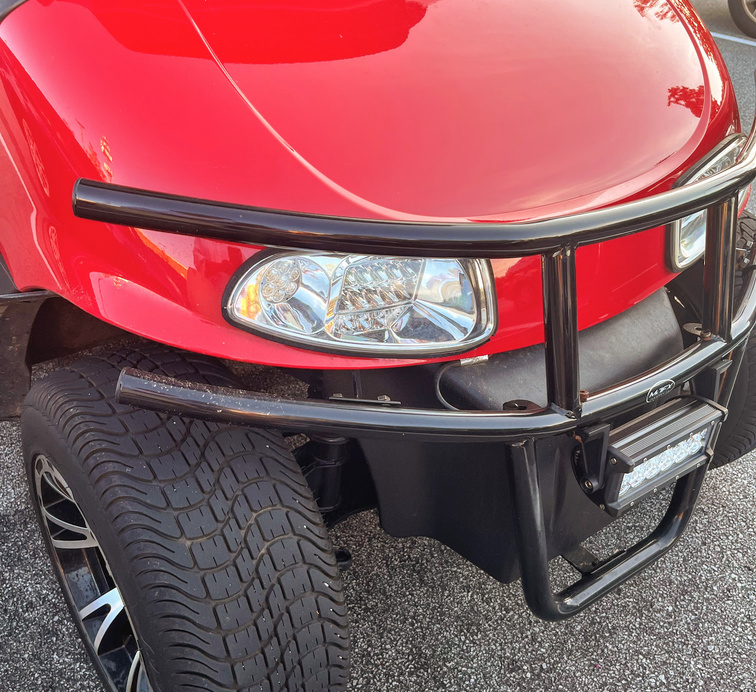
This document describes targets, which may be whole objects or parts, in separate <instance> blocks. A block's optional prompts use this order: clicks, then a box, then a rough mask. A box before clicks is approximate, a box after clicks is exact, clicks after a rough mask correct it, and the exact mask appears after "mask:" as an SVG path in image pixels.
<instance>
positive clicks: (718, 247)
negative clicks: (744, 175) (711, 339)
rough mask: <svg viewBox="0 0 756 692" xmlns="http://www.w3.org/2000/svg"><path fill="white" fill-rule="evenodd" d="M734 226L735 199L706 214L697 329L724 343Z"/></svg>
mask: <svg viewBox="0 0 756 692" xmlns="http://www.w3.org/2000/svg"><path fill="white" fill-rule="evenodd" d="M737 223H738V209H737V198H733V199H729V200H727V201H726V202H723V203H722V204H718V205H716V206H715V207H712V208H711V209H709V210H708V212H707V219H706V253H705V256H704V301H703V316H702V325H701V327H702V332H703V334H704V335H706V336H708V335H710V334H716V335H717V336H720V337H721V338H722V339H724V340H725V341H729V340H730V338H731V337H732V302H733V293H734V290H735V252H736V247H735V245H736V242H735V232H736V228H737Z"/></svg>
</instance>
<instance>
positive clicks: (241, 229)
mask: <svg viewBox="0 0 756 692" xmlns="http://www.w3.org/2000/svg"><path fill="white" fill-rule="evenodd" d="M755 177H756V120H755V121H754V125H753V126H752V127H751V133H750V135H749V136H748V140H747V141H746V144H745V146H744V148H743V151H742V152H741V155H740V157H739V160H738V162H737V163H736V164H735V165H733V166H731V167H730V168H727V169H725V170H723V171H721V172H720V173H717V174H715V175H712V176H710V177H708V178H705V179H704V180H701V181H699V182H696V183H690V184H688V185H684V186H682V187H678V188H674V189H672V190H669V191H668V192H663V193H661V194H658V195H654V196H652V197H645V198H643V199H639V200H635V201H632V202H627V203H625V204H618V205H615V206H611V207H605V208H603V209H596V210H594V211H589V212H584V213H580V214H574V215H571V216H560V217H557V218H552V219H544V220H542V221H531V222H524V223H491V222H471V221H466V220H452V221H449V222H433V223H427V222H415V221H409V222H405V221H389V220H370V219H355V218H344V217H331V216H319V215H316V214H305V213H296V212H284V211H279V210H274V209H264V208H260V207H250V206H241V205H234V204H227V203H223V202H213V201H209V200H199V199H194V198H191V197H181V196H178V195H168V194H161V193H157V192H151V191H147V190H139V189H135V188H128V187H122V186H118V185H111V184H109V183H103V182H96V181H92V180H84V179H81V180H78V181H77V182H76V184H75V186H74V191H73V210H74V214H76V216H79V217H81V218H85V219H93V220H95V221H103V222H106V223H114V224H119V225H123V226H135V227H138V228H147V229H152V230H156V231H166V232H169V233H180V234H184V235H198V236H202V237H206V238H218V239H222V240H229V241H233V242H240V243H249V244H252V245H264V246H271V247H285V248H300V249H306V250H321V251H326V250H327V251H333V252H342V253H343V252H355V253H364V254H381V255H386V254H388V255H398V256H408V257H411V256H424V257H453V258H459V257H474V258H480V257H487V258H497V257H523V256H525V255H535V254H542V253H545V252H554V251H557V250H559V249H560V248H561V247H564V246H567V245H570V246H573V247H577V246H578V245H586V244H590V243H597V242H601V241H604V240H609V239H611V238H617V237H619V236H623V235H629V234H631V233H636V232H638V231H643V230H646V229H648V228H655V227H657V226H661V225H663V224H666V223H669V222H671V221H674V220H675V219H679V218H682V217H683V216H687V215H688V214H692V213H695V212H698V211H702V210H703V209H706V208H708V207H710V206H712V205H715V204H720V203H723V202H725V201H726V200H728V199H730V198H732V197H735V196H736V195H737V193H738V190H740V189H741V188H744V187H746V186H747V185H749V184H750V183H751V182H752V181H753V179H754V178H755Z"/></svg>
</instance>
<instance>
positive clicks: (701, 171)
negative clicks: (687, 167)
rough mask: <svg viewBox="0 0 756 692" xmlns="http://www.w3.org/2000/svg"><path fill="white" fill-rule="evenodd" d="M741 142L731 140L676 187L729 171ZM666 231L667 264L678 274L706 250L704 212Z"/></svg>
mask: <svg viewBox="0 0 756 692" xmlns="http://www.w3.org/2000/svg"><path fill="white" fill-rule="evenodd" d="M745 142H746V136H745V135H736V136H734V137H733V138H732V139H730V140H728V141H727V143H726V144H725V145H724V146H723V147H722V148H721V149H720V150H719V151H718V152H717V153H716V154H714V156H712V158H710V159H708V160H707V161H705V162H704V163H703V165H702V166H701V167H700V168H696V169H694V170H693V171H692V172H690V173H688V174H686V175H685V176H683V178H681V179H680V181H679V182H678V184H688V183H696V182H698V181H699V180H703V179H704V178H708V177H709V176H711V175H714V174H716V173H719V172H720V171H723V170H724V169H725V168H729V167H730V166H732V165H733V164H734V163H735V160H736V159H737V158H738V154H740V152H741V150H742V149H743V146H744V145H745ZM747 191H748V188H745V189H743V190H741V191H740V194H739V196H738V204H739V205H742V203H743V201H744V200H745V196H746V193H747ZM670 229H671V233H670V236H671V251H670V260H671V261H670V263H671V264H672V268H673V269H674V270H675V271H681V270H683V269H685V267H688V266H690V265H691V264H693V262H695V261H696V260H697V259H699V257H701V255H703V252H704V249H705V247H706V210H704V211H699V212H697V213H695V214H691V215H690V216H686V217H685V218H683V219H679V220H678V221H674V222H673V223H672V224H671V226H670Z"/></svg>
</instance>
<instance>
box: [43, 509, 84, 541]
mask: <svg viewBox="0 0 756 692" xmlns="http://www.w3.org/2000/svg"><path fill="white" fill-rule="evenodd" d="M42 513H43V514H44V515H45V518H46V519H47V520H48V521H51V522H52V523H53V524H55V525H56V526H59V527H60V528H62V529H66V531H73V532H74V533H80V534H82V535H83V536H87V537H90V536H91V535H92V532H91V531H90V529H89V527H88V526H80V525H79V524H72V523H71V522H70V521H66V520H65V519H61V518H60V517H57V516H55V515H54V514H53V513H52V512H51V511H50V509H49V508H48V507H42Z"/></svg>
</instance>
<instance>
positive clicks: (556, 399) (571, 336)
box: [541, 247, 580, 417]
mask: <svg viewBox="0 0 756 692" xmlns="http://www.w3.org/2000/svg"><path fill="white" fill-rule="evenodd" d="M541 274H542V280H543V317H544V320H543V321H544V331H545V335H546V391H547V395H548V400H549V403H550V404H553V405H555V406H557V407H558V408H559V409H562V410H563V411H566V412H568V415H571V416H574V417H577V416H578V415H579V414H580V382H579V362H578V323H577V274H576V271H575V250H574V248H571V247H564V248H560V249H559V250H557V251H556V252H553V253H549V254H544V255H542V256H541Z"/></svg>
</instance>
